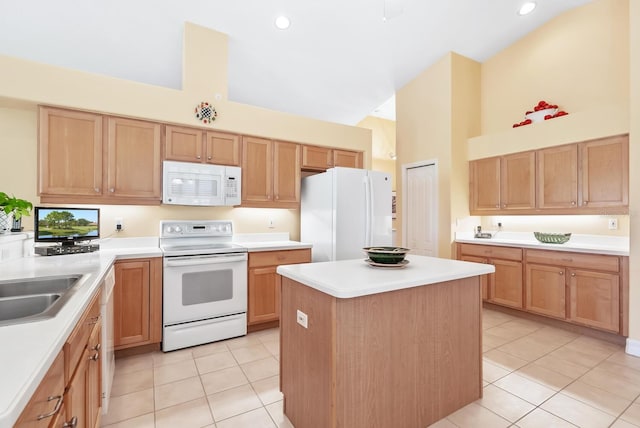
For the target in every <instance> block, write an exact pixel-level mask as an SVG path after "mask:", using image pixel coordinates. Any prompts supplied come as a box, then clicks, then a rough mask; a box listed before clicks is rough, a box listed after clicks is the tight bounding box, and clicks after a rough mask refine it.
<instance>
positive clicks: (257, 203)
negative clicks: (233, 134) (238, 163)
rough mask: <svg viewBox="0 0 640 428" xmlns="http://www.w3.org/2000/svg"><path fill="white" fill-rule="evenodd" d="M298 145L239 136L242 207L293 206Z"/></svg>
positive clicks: (297, 188) (297, 198)
mask: <svg viewBox="0 0 640 428" xmlns="http://www.w3.org/2000/svg"><path fill="white" fill-rule="evenodd" d="M299 204H300V145H298V144H296V143H286V142H281V141H273V140H267V139H264V138H256V137H243V139H242V206H247V207H264V208H297V207H298V206H299Z"/></svg>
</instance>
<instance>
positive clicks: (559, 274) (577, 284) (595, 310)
mask: <svg viewBox="0 0 640 428" xmlns="http://www.w3.org/2000/svg"><path fill="white" fill-rule="evenodd" d="M526 263H527V303H529V302H532V303H531V305H530V306H531V307H527V309H529V310H531V311H532V312H536V313H539V314H542V315H548V316H553V317H557V318H561V319H566V320H567V321H570V322H572V323H576V324H581V325H586V326H589V327H595V328H598V329H602V330H607V331H611V332H614V333H619V334H626V330H627V321H626V318H627V316H628V315H627V309H626V308H627V302H626V301H625V300H623V296H627V290H628V283H627V280H626V279H625V278H626V275H628V272H626V269H625V266H626V260H625V258H624V257H618V256H608V255H600V254H584V253H571V252H561V251H546V250H526ZM528 306H529V305H528Z"/></svg>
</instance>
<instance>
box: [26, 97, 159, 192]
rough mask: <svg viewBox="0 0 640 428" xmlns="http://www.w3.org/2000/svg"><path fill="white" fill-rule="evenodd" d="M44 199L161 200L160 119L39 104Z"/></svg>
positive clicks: (39, 168)
mask: <svg viewBox="0 0 640 428" xmlns="http://www.w3.org/2000/svg"><path fill="white" fill-rule="evenodd" d="M39 126H40V134H39V141H38V150H39V154H38V156H39V163H38V174H39V180H38V183H39V185H38V191H39V194H40V199H41V201H42V202H49V203H65V204H66V203H100V204H131V203H135V204H160V200H161V180H162V177H161V174H160V172H161V165H160V163H161V134H160V124H158V123H153V122H146V121H140V120H132V119H125V118H119V117H109V116H102V115H99V114H93V113H85V112H77V111H71V110H62V109H54V108H48V107H41V108H40V124H39Z"/></svg>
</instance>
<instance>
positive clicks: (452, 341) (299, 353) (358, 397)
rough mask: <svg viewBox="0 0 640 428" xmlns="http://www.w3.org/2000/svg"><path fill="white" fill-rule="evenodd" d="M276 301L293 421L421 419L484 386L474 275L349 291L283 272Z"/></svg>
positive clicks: (344, 423) (414, 427) (415, 424)
mask: <svg viewBox="0 0 640 428" xmlns="http://www.w3.org/2000/svg"><path fill="white" fill-rule="evenodd" d="M282 310H283V311H282V315H281V338H282V339H281V358H280V373H281V377H280V379H281V381H280V382H281V390H282V392H283V394H284V413H285V415H287V417H288V418H289V419H290V420H291V422H292V424H293V425H294V426H295V427H296V428H312V427H323V428H325V427H333V428H365V427H366V428H370V427H403V428H424V427H426V426H429V425H430V424H432V423H434V422H435V421H437V420H439V419H441V418H443V417H445V416H447V415H448V414H451V413H452V412H454V411H456V410H457V409H459V408H461V407H463V406H465V405H466V404H468V403H471V402H473V401H475V400H477V399H478V398H480V397H481V396H482V380H481V378H482V363H481V361H482V359H481V339H480V338H481V296H480V283H479V278H478V277H472V278H465V279H460V280H455V281H448V282H442V283H437V284H431V285H425V286H420V287H413V288H408V289H403V290H396V291H391V292H386V293H378V294H373V295H367V296H361V297H355V298H350V299H339V298H335V297H333V296H330V295H328V294H324V293H322V292H320V291H317V290H315V289H312V288H310V287H307V286H305V285H303V284H301V283H298V282H296V281H293V280H291V279H289V278H286V277H283V279H282ZM297 311H301V312H304V313H305V314H306V315H307V320H308V322H307V328H304V327H303V326H301V325H300V324H299V323H298V322H297V319H296V318H297Z"/></svg>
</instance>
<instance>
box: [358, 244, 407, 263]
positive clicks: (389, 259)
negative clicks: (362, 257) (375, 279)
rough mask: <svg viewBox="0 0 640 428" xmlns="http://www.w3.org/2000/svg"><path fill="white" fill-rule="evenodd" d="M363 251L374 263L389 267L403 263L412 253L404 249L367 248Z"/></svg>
mask: <svg viewBox="0 0 640 428" xmlns="http://www.w3.org/2000/svg"><path fill="white" fill-rule="evenodd" d="M363 250H364V252H365V253H366V254H367V256H368V257H369V259H370V260H371V261H372V262H374V263H383V264H389V265H394V264H398V263H401V262H402V261H403V260H404V257H405V256H406V255H407V253H408V252H409V251H411V250H409V249H408V248H402V247H365V248H363Z"/></svg>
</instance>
